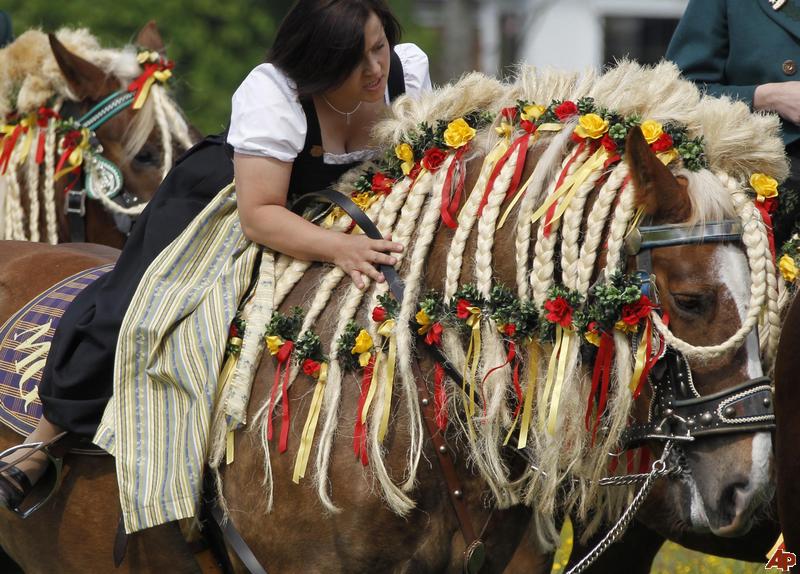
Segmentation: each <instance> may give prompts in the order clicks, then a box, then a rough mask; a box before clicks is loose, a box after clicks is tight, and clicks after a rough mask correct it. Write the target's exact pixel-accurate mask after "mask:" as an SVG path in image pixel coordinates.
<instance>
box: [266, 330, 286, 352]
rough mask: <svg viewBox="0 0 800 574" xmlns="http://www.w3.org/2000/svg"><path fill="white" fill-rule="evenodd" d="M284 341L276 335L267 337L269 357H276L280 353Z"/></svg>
mask: <svg viewBox="0 0 800 574" xmlns="http://www.w3.org/2000/svg"><path fill="white" fill-rule="evenodd" d="M283 343H284V341H283V339H281V338H280V337H279V336H278V335H270V336H269V337H267V347H268V348H269V354H270V355H277V354H278V351H280V349H281V346H282V345H283Z"/></svg>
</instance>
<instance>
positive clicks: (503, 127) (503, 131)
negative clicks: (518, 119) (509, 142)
mask: <svg viewBox="0 0 800 574" xmlns="http://www.w3.org/2000/svg"><path fill="white" fill-rule="evenodd" d="M494 129H495V131H496V132H497V135H499V136H500V137H502V138H510V137H511V134H512V133H513V131H514V128H513V127H512V126H511V124H509V123H508V122H503V123H501V124H500V125H499V126H498V127H496V128H494Z"/></svg>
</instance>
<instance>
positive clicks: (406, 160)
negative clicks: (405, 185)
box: [394, 143, 414, 175]
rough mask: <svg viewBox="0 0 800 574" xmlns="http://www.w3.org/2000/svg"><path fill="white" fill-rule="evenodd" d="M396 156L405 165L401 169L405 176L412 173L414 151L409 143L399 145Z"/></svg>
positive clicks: (395, 150)
mask: <svg viewBox="0 0 800 574" xmlns="http://www.w3.org/2000/svg"><path fill="white" fill-rule="evenodd" d="M394 155H396V156H397V159H399V160H400V161H402V162H403V163H402V164H401V165H400V168H401V169H402V170H403V174H404V175H408V174H409V173H411V170H412V169H413V168H414V150H413V149H412V148H411V146H410V145H409V144H407V143H401V144H397V145H396V146H395V148H394Z"/></svg>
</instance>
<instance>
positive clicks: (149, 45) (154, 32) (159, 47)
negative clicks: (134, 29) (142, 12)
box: [136, 20, 166, 54]
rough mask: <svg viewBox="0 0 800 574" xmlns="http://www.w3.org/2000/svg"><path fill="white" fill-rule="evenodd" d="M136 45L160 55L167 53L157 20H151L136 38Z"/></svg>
mask: <svg viewBox="0 0 800 574" xmlns="http://www.w3.org/2000/svg"><path fill="white" fill-rule="evenodd" d="M136 45H137V46H141V47H142V48H146V49H147V50H151V51H153V52H158V53H159V54H164V53H165V52H166V49H165V48H164V40H163V39H162V38H161V32H159V31H158V26H156V22H155V20H150V21H149V22H148V23H147V24H145V25H144V26H143V27H142V29H141V30H139V34H138V35H137V36H136Z"/></svg>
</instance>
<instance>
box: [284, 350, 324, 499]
mask: <svg viewBox="0 0 800 574" xmlns="http://www.w3.org/2000/svg"><path fill="white" fill-rule="evenodd" d="M327 380H328V363H322V364H321V365H320V366H319V377H318V378H317V386H316V387H315V388H314V397H313V398H312V399H311V407H310V408H309V410H308V416H307V417H306V423H305V425H303V434H302V435H301V437H300V448H299V449H298V451H297V459H295V462H294V474H293V475H292V482H294V483H295V484H300V479H301V478H304V477H305V475H306V468H308V457H309V456H310V455H311V446H312V445H313V444H314V433H315V432H316V430H317V421H319V413H320V410H321V409H322V397H323V396H324V392H325V383H326V382H327Z"/></svg>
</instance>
